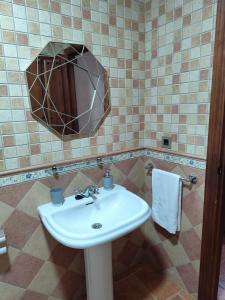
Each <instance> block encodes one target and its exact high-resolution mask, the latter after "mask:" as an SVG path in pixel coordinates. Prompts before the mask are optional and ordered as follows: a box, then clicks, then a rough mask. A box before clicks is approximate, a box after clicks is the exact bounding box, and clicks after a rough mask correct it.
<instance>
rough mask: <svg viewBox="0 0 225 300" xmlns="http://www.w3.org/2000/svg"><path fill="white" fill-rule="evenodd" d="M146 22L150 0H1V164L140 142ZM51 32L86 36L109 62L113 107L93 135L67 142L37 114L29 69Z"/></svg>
mask: <svg viewBox="0 0 225 300" xmlns="http://www.w3.org/2000/svg"><path fill="white" fill-rule="evenodd" d="M144 30H145V26H144V0H143V1H135V0H126V1H124V0H117V1H115V0H110V1H103V0H102V1H101V0H85V1H81V0H71V1H70V0H65V1H61V0H60V1H49V0H40V1H39V0H12V1H11V0H10V1H7V0H4V1H0V42H1V43H0V70H1V71H0V96H1V99H0V172H1V171H4V170H11V169H16V168H23V167H27V166H34V165H39V164H44V163H51V162H53V161H54V162H57V161H62V160H68V159H73V158H78V157H81V156H82V157H84V156H90V155H95V154H101V153H106V152H112V151H116V150H123V149H126V148H131V147H138V146H139V131H140V120H142V122H143V108H144V106H143V105H144ZM51 40H53V41H62V42H72V43H84V44H86V45H87V46H88V47H89V48H90V49H91V50H92V51H93V53H94V54H95V56H96V57H97V58H98V59H99V61H100V62H101V63H102V64H103V66H104V67H106V68H107V69H108V70H109V76H110V87H111V90H110V92H111V102H112V111H111V113H110V115H109V116H108V117H107V119H106V120H105V122H104V124H103V126H101V128H100V130H99V131H98V133H97V135H96V136H94V137H92V138H84V139H78V140H72V141H69V142H64V143H63V142H62V141H61V140H59V139H58V138H57V137H56V136H55V135H53V134H51V133H50V132H49V131H48V130H47V129H45V128H44V127H43V126H42V125H40V124H38V123H37V122H36V121H34V119H33V118H32V117H31V116H30V104H29V101H28V97H27V88H26V84H25V77H24V70H25V69H26V67H27V66H28V65H29V64H30V62H31V61H32V60H33V59H34V58H35V56H36V55H37V53H38V52H39V51H40V50H41V48H42V47H43V46H44V45H45V44H46V43H47V42H48V41H51ZM142 130H143V124H142Z"/></svg>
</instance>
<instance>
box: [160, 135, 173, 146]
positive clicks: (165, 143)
mask: <svg viewBox="0 0 225 300" xmlns="http://www.w3.org/2000/svg"><path fill="white" fill-rule="evenodd" d="M171 142H172V140H171V137H169V136H163V137H162V142H161V146H162V148H167V149H171Z"/></svg>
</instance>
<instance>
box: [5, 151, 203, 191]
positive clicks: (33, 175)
mask: <svg viewBox="0 0 225 300" xmlns="http://www.w3.org/2000/svg"><path fill="white" fill-rule="evenodd" d="M138 157H151V158H155V159H160V160H165V161H168V162H171V163H175V164H179V165H184V166H189V167H193V168H197V169H202V170H204V169H205V168H206V162H205V161H202V160H198V159H190V158H187V157H184V156H180V155H173V154H168V153H163V152H158V151H153V150H137V151H130V152H125V153H121V154H116V155H112V156H107V157H104V158H103V159H102V163H103V164H104V165H107V164H110V163H116V162H119V161H123V160H127V159H132V158H138ZM97 166H98V163H97V160H96V159H92V160H84V161H82V162H77V163H72V164H69V165H65V166H59V167H57V174H66V173H71V172H77V171H80V170H84V169H91V168H96V167H97ZM53 175H54V173H53V170H52V168H47V169H42V170H37V171H32V172H26V173H20V174H16V175H11V176H5V177H2V178H0V187H3V186H7V185H12V184H18V183H22V182H26V181H32V180H37V179H41V178H45V177H50V176H53Z"/></svg>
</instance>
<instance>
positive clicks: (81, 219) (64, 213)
mask: <svg viewBox="0 0 225 300" xmlns="http://www.w3.org/2000/svg"><path fill="white" fill-rule="evenodd" d="M38 211H39V215H40V217H41V220H42V222H43V224H44V226H45V227H46V229H47V230H48V231H49V233H50V234H51V235H52V236H53V237H54V238H55V239H56V240H57V241H59V242H60V243H62V244H63V245H65V246H68V247H71V248H78V249H85V248H89V247H93V246H96V245H99V244H102V243H106V242H110V241H112V240H115V239H116V238H118V237H120V236H122V235H125V234H126V233H128V232H130V231H132V230H134V229H135V228H137V227H139V226H140V225H141V224H143V223H144V222H145V221H146V220H147V219H148V218H149V217H150V214H151V209H150V207H149V206H148V204H147V203H146V202H145V201H144V200H143V199H142V198H140V197H138V196H137V195H135V194H133V193H131V192H129V191H128V190H127V189H125V188H124V187H122V186H119V185H115V186H114V188H113V189H112V190H110V191H109V190H104V189H103V188H100V189H99V194H98V195H97V200H95V201H93V199H92V198H83V199H82V200H75V199H74V196H70V197H67V198H65V202H64V204H63V205H60V206H55V205H53V204H52V203H47V204H44V205H41V206H39V207H38Z"/></svg>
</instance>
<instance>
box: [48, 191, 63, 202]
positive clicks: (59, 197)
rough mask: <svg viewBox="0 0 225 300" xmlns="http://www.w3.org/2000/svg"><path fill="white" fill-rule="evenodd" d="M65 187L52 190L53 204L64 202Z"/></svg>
mask: <svg viewBox="0 0 225 300" xmlns="http://www.w3.org/2000/svg"><path fill="white" fill-rule="evenodd" d="M63 192H64V191H63V189H61V188H53V189H51V190H50V196H51V201H52V204H54V205H62V204H63V203H64V196H63Z"/></svg>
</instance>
